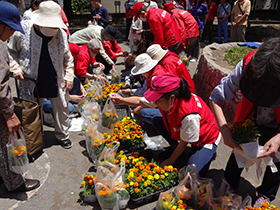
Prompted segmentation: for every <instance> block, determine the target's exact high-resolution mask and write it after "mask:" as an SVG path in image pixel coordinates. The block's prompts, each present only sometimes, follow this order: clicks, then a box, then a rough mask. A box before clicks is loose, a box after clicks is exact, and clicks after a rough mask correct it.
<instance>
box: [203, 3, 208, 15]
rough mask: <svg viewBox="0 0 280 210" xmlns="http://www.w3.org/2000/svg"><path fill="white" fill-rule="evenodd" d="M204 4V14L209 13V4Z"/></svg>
mask: <svg viewBox="0 0 280 210" xmlns="http://www.w3.org/2000/svg"><path fill="white" fill-rule="evenodd" d="M203 6H204V7H203V13H204V15H207V14H208V6H207V4H204V5H203Z"/></svg>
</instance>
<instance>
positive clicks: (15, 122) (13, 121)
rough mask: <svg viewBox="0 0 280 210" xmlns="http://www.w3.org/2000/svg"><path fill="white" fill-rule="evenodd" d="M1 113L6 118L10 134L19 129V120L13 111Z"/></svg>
mask: <svg viewBox="0 0 280 210" xmlns="http://www.w3.org/2000/svg"><path fill="white" fill-rule="evenodd" d="M3 115H4V117H5V119H6V124H7V127H8V129H9V134H10V135H11V134H12V133H14V132H16V131H17V130H19V129H20V121H19V119H18V117H17V116H16V114H15V113H12V114H3Z"/></svg>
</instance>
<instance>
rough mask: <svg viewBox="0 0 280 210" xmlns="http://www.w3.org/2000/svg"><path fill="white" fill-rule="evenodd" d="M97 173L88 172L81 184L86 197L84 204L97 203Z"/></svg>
mask: <svg viewBox="0 0 280 210" xmlns="http://www.w3.org/2000/svg"><path fill="white" fill-rule="evenodd" d="M95 177H96V176H95V173H93V172H92V173H91V172H88V173H86V174H85V175H84V176H83V181H82V182H81V186H80V189H83V193H82V195H83V196H84V202H90V203H92V202H95V201H96V195H95V185H94V180H95Z"/></svg>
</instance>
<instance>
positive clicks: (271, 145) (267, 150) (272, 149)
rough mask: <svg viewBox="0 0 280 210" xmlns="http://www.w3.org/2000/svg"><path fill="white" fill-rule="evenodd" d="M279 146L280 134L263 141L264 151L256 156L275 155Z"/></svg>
mask: <svg viewBox="0 0 280 210" xmlns="http://www.w3.org/2000/svg"><path fill="white" fill-rule="evenodd" d="M279 147H280V134H277V135H276V136H274V137H272V138H271V139H270V140H269V141H268V142H266V143H265V145H264V147H263V150H264V153H263V154H261V156H259V157H258V158H264V157H267V156H271V155H275V154H276V153H277V152H278V149H279Z"/></svg>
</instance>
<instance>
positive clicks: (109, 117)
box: [97, 99, 119, 135]
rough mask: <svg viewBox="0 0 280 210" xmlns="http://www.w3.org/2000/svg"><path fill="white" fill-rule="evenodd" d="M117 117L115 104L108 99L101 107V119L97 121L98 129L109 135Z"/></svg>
mask: <svg viewBox="0 0 280 210" xmlns="http://www.w3.org/2000/svg"><path fill="white" fill-rule="evenodd" d="M118 119H119V117H118V115H117V110H116V108H115V105H114V103H113V102H112V101H111V100H110V99H108V100H107V101H106V103H105V106H104V108H103V111H102V114H101V119H100V120H99V122H98V127H97V129H98V131H99V132H101V133H107V134H109V135H111V134H112V130H113V128H114V127H115V125H116V123H117V121H118Z"/></svg>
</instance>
